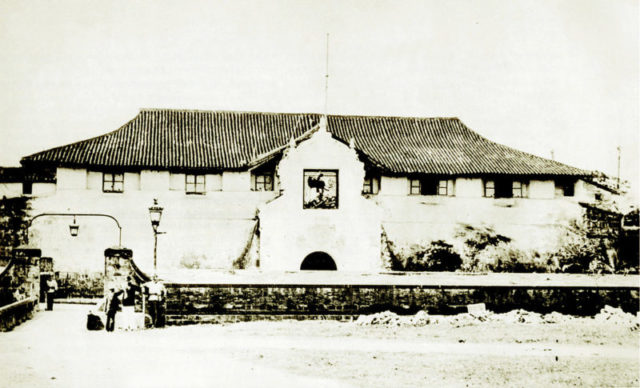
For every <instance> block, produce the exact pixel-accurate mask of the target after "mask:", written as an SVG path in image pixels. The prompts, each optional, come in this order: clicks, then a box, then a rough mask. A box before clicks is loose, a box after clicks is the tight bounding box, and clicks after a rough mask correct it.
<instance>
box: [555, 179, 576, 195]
mask: <svg viewBox="0 0 640 388" xmlns="http://www.w3.org/2000/svg"><path fill="white" fill-rule="evenodd" d="M555 183H556V191H558V192H560V193H561V195H562V196H563V197H573V196H574V195H575V182H574V181H572V180H559V181H556V182H555Z"/></svg>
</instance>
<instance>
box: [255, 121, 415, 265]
mask: <svg viewBox="0 0 640 388" xmlns="http://www.w3.org/2000/svg"><path fill="white" fill-rule="evenodd" d="M305 169H310V170H338V208H337V209H303V183H304V179H303V176H304V175H303V174H304V170H305ZM278 177H279V180H280V185H281V187H282V190H283V195H282V196H281V197H279V198H277V199H276V200H274V201H272V202H270V203H268V204H265V205H263V206H261V207H260V210H259V217H260V265H261V268H264V269H267V270H290V271H296V270H299V269H300V265H301V263H302V261H303V260H304V258H305V257H306V256H307V255H309V254H311V253H313V252H318V251H319V252H325V253H327V254H329V255H330V256H331V257H332V258H333V260H334V261H335V263H336V266H337V269H338V270H340V271H363V272H372V271H378V270H380V269H381V259H380V237H381V227H380V211H379V209H378V208H377V206H376V205H375V204H374V203H373V202H372V201H370V200H368V199H366V198H364V197H363V196H362V195H361V193H362V184H363V180H364V165H363V164H362V162H360V161H359V160H358V156H357V154H356V152H355V150H353V149H351V148H349V147H348V146H347V145H345V144H343V143H341V142H339V141H337V140H335V139H333V138H332V137H331V134H329V133H328V132H326V131H323V130H319V131H318V132H316V133H314V134H313V136H312V137H311V138H310V139H308V140H306V141H303V142H302V143H300V144H299V145H298V146H297V147H295V148H289V149H288V150H287V151H286V154H285V156H284V157H283V158H282V160H281V162H280V164H279V165H278ZM405 180H406V179H405ZM383 185H384V183H383ZM383 187H384V186H383ZM387 187H388V188H391V187H392V186H391V185H389V186H387Z"/></svg>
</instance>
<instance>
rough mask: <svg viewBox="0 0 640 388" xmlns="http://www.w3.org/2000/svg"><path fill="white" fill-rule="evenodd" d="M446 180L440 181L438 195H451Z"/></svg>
mask: <svg viewBox="0 0 640 388" xmlns="http://www.w3.org/2000/svg"><path fill="white" fill-rule="evenodd" d="M447 183H448V182H447V181H445V180H441V181H438V195H449V187H448V186H449V185H448V184H447Z"/></svg>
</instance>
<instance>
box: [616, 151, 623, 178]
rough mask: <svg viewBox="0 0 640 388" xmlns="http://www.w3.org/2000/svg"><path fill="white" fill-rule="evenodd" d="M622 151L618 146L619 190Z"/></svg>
mask: <svg viewBox="0 0 640 388" xmlns="http://www.w3.org/2000/svg"><path fill="white" fill-rule="evenodd" d="M621 152H622V151H621V150H620V146H618V183H617V189H620V153H621Z"/></svg>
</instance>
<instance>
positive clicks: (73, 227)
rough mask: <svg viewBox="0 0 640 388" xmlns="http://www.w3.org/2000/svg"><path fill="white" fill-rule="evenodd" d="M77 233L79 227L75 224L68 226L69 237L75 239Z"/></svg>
mask: <svg viewBox="0 0 640 388" xmlns="http://www.w3.org/2000/svg"><path fill="white" fill-rule="evenodd" d="M79 231H80V225H78V224H76V223H73V224H71V225H69V233H71V237H76V236H77V235H78V232H79Z"/></svg>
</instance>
